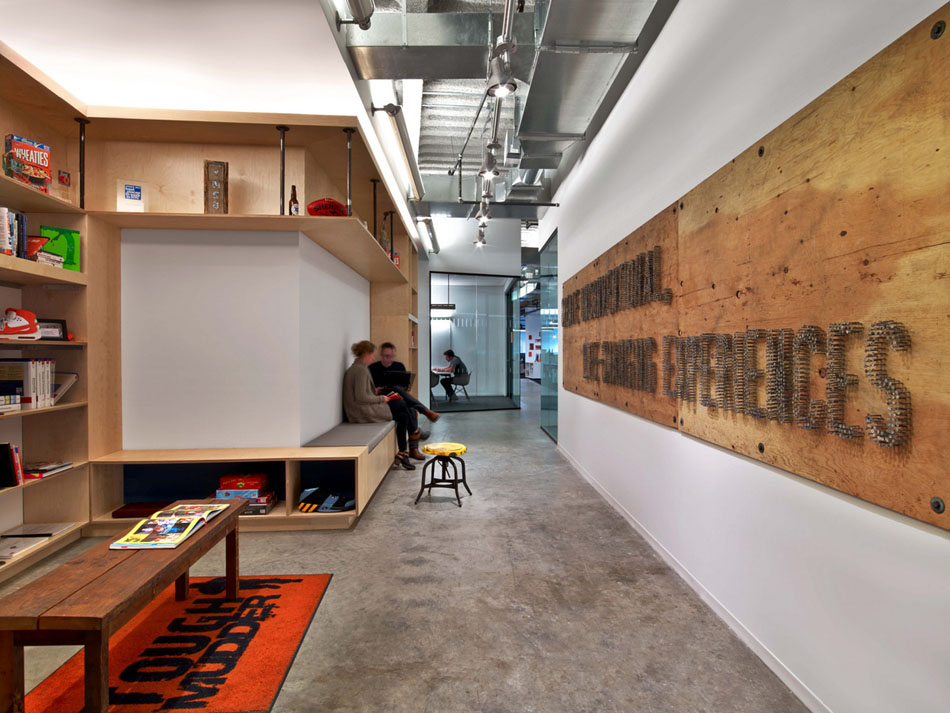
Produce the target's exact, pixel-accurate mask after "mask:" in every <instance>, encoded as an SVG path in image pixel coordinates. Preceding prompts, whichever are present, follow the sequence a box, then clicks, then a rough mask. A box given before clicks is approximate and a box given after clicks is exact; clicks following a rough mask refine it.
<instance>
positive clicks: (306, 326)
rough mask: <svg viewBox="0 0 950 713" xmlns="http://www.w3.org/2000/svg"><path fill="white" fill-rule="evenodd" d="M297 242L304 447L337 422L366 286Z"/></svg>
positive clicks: (364, 329) (360, 331)
mask: <svg viewBox="0 0 950 713" xmlns="http://www.w3.org/2000/svg"><path fill="white" fill-rule="evenodd" d="M299 240H300V443H308V442H310V441H312V440H313V439H314V438H316V437H317V436H319V435H320V434H321V433H324V432H325V431H328V430H329V429H331V428H333V427H334V426H336V425H337V424H338V423H340V422H341V421H342V419H343V402H342V393H343V372H344V371H345V369H346V367H348V366H349V365H350V364H351V363H352V362H353V355H352V354H351V353H350V345H351V344H353V343H354V342H358V341H360V340H361V339H367V338H368V337H367V335H368V334H369V283H368V282H367V281H366V280H365V279H364V278H362V277H360V276H359V275H358V274H357V273H356V272H354V271H353V270H351V269H350V268H348V267H347V266H346V265H343V264H342V263H341V262H340V261H339V260H337V259H336V258H335V257H333V256H332V255H331V254H330V253H328V252H327V251H326V250H324V249H323V248H321V247H320V246H319V245H316V244H314V243H313V241H311V240H310V239H309V238H307V237H306V236H305V235H300V237H299ZM328 266H332V269H328Z"/></svg>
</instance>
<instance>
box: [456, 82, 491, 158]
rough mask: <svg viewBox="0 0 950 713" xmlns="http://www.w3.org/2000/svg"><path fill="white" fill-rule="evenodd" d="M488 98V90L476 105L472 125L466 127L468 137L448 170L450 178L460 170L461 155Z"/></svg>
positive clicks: (466, 146)
mask: <svg viewBox="0 0 950 713" xmlns="http://www.w3.org/2000/svg"><path fill="white" fill-rule="evenodd" d="M487 98H488V90H487V89H486V90H485V93H484V94H482V101H481V103H480V104H479V105H478V111H476V112H475V117H474V118H473V119H472V125H471V126H470V127H468V136H466V137H465V143H464V144H462V150H461V151H459V157H458V160H457V161H456V162H455V165H454V166H453V167H452V168H450V169H449V175H450V176H451V175H452V174H453V173H455V171H456V170H457V169H460V168H462V155H463V154H464V153H465V149H466V148H468V141H469V139H471V138H472V132H473V131H475V124H476V123H477V122H478V115H479V114H481V113H482V107H483V106H485V100H486V99H487Z"/></svg>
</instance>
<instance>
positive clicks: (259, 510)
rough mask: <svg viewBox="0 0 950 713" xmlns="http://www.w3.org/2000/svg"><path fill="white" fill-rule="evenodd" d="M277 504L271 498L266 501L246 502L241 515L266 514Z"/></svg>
mask: <svg viewBox="0 0 950 713" xmlns="http://www.w3.org/2000/svg"><path fill="white" fill-rule="evenodd" d="M275 505H277V501H276V500H274V499H273V498H272V499H270V500H268V501H267V502H266V503H248V504H247V507H245V508H244V512H242V513H241V514H242V515H266V514H267V513H269V512H270V511H271V510H273V509H274V506H275Z"/></svg>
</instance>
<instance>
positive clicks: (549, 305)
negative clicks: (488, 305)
mask: <svg viewBox="0 0 950 713" xmlns="http://www.w3.org/2000/svg"><path fill="white" fill-rule="evenodd" d="M540 257H541V429H542V430H543V431H544V432H545V433H547V434H548V435H549V436H550V437H551V438H553V439H554V440H555V441H557V387H558V369H557V353H558V344H557V342H558V313H559V310H560V305H559V304H558V299H557V231H554V234H553V235H552V236H551V239H550V240H548V242H547V243H546V244H545V245H544V247H543V248H541V254H540Z"/></svg>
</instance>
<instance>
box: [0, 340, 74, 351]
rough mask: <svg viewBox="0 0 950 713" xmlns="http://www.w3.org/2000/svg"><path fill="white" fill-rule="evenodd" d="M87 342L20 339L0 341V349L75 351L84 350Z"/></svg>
mask: <svg viewBox="0 0 950 713" xmlns="http://www.w3.org/2000/svg"><path fill="white" fill-rule="evenodd" d="M88 345H89V342H86V341H82V340H74V341H72V342H69V341H66V340H61V339H34V340H32V341H27V340H21V339H0V349H26V348H27V347H74V348H76V349H85V348H86V347H87V346H88Z"/></svg>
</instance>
